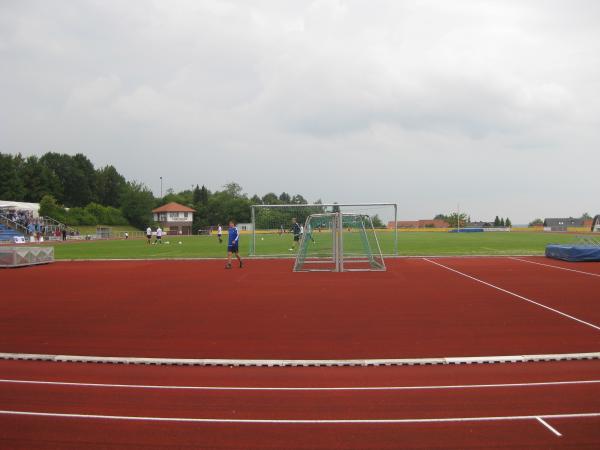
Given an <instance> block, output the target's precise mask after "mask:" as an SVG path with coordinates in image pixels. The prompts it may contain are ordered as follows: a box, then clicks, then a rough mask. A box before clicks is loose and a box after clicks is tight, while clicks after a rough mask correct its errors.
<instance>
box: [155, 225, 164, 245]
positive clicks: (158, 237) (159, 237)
mask: <svg viewBox="0 0 600 450" xmlns="http://www.w3.org/2000/svg"><path fill="white" fill-rule="evenodd" d="M162 234H163V231H162V228H161V227H158V228H157V229H156V243H157V244H162Z"/></svg>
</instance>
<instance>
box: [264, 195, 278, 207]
mask: <svg viewBox="0 0 600 450" xmlns="http://www.w3.org/2000/svg"><path fill="white" fill-rule="evenodd" d="M262 204H263V205H278V204H279V197H277V195H276V194H274V193H273V192H269V193H268V194H265V195H263V198H262Z"/></svg>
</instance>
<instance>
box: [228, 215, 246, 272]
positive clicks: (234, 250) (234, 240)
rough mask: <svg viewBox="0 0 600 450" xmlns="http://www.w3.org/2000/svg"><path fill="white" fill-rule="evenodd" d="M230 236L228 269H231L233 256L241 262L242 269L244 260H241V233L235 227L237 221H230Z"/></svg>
mask: <svg viewBox="0 0 600 450" xmlns="http://www.w3.org/2000/svg"><path fill="white" fill-rule="evenodd" d="M228 233H229V236H228V242H227V265H226V266H225V268H226V269H231V256H232V255H235V257H236V258H237V259H238V261H239V262H240V269H241V268H242V258H240V245H239V244H240V233H239V231H238V229H237V227H236V226H235V221H233V220H230V221H229V232H228Z"/></svg>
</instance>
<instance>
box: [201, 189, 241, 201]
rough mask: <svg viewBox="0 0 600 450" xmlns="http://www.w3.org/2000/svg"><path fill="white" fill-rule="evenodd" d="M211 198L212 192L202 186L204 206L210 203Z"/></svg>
mask: <svg viewBox="0 0 600 450" xmlns="http://www.w3.org/2000/svg"><path fill="white" fill-rule="evenodd" d="M240 189H241V188H240ZM209 197H210V191H209V190H208V189H206V186H204V185H202V188H201V189H200V203H201V204H203V205H206V204H207V203H208V198H209Z"/></svg>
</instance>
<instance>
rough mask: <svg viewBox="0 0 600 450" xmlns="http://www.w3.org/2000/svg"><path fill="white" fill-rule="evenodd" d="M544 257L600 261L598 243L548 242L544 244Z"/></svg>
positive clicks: (574, 260) (573, 260)
mask: <svg viewBox="0 0 600 450" xmlns="http://www.w3.org/2000/svg"><path fill="white" fill-rule="evenodd" d="M546 257H548V258H554V259H562V260H563V261H571V262H579V261H600V245H594V244H574V245H569V244H562V245H559V244H550V245H547V246H546Z"/></svg>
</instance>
